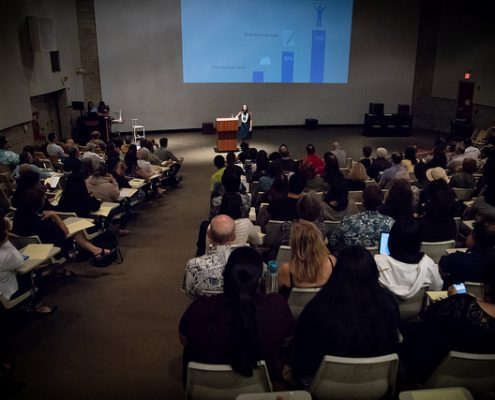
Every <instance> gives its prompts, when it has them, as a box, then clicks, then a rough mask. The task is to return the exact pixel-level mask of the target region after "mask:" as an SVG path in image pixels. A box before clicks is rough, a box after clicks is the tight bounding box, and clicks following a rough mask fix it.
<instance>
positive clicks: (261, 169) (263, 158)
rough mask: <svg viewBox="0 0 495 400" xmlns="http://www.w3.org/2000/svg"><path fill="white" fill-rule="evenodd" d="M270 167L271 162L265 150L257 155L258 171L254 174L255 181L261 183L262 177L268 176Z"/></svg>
mask: <svg viewBox="0 0 495 400" xmlns="http://www.w3.org/2000/svg"><path fill="white" fill-rule="evenodd" d="M269 166H270V160H269V159H268V154H266V151H265V150H260V151H258V154H257V155H256V170H255V171H254V172H253V181H259V180H260V179H261V177H262V176H265V175H267V174H268V167H269Z"/></svg>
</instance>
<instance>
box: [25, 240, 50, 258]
mask: <svg viewBox="0 0 495 400" xmlns="http://www.w3.org/2000/svg"><path fill="white" fill-rule="evenodd" d="M52 249H53V244H28V245H27V246H26V247H25V248H24V249H23V250H22V254H23V255H25V256H28V257H29V258H30V259H32V260H46V259H47V258H48V256H49V255H50V252H51V251H52Z"/></svg>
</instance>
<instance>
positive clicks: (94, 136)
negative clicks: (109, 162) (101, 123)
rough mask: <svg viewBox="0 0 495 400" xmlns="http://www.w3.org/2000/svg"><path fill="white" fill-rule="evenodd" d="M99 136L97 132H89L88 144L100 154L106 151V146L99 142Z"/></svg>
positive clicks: (101, 141)
mask: <svg viewBox="0 0 495 400" xmlns="http://www.w3.org/2000/svg"><path fill="white" fill-rule="evenodd" d="M100 137H101V134H100V132H98V131H93V132H91V140H90V141H89V142H88V143H92V144H94V145H95V146H96V147H97V148H99V149H100V151H101V152H105V150H106V149H107V144H106V143H105V142H104V141H103V140H101V138H100Z"/></svg>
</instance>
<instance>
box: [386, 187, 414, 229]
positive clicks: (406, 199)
mask: <svg viewBox="0 0 495 400" xmlns="http://www.w3.org/2000/svg"><path fill="white" fill-rule="evenodd" d="M413 206H414V194H413V191H412V189H411V185H410V184H409V182H407V180H405V179H394V180H393V182H392V186H390V189H389V190H388V192H387V194H386V195H385V202H384V203H383V204H382V205H381V206H380V208H379V209H378V211H379V212H380V214H383V215H388V216H389V217H392V218H393V219H395V220H397V219H399V218H401V217H404V216H407V217H412V215H413V208H414V207H413Z"/></svg>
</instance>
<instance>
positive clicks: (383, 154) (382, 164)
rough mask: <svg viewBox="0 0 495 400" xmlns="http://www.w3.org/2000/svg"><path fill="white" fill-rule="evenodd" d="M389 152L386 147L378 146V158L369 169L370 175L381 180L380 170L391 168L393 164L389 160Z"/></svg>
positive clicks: (376, 179)
mask: <svg viewBox="0 0 495 400" xmlns="http://www.w3.org/2000/svg"><path fill="white" fill-rule="evenodd" d="M387 156H388V152H387V149H386V148H384V147H378V148H377V149H376V158H375V159H374V160H373V163H372V164H371V166H370V167H369V168H368V169H367V172H368V176H369V177H370V178H371V179H374V180H375V181H377V182H378V181H379V179H380V172H382V171H385V170H386V169H387V168H390V167H391V166H392V164H391V163H390V161H388V160H387Z"/></svg>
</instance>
